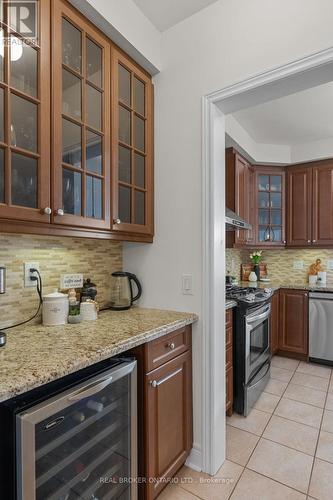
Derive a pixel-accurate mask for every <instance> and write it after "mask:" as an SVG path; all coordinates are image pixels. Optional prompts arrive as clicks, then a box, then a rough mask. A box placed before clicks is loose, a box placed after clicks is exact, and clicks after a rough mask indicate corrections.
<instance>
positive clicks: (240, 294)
mask: <svg viewBox="0 0 333 500" xmlns="http://www.w3.org/2000/svg"><path fill="white" fill-rule="evenodd" d="M272 295H273V290H272V289H271V288H255V287H241V286H236V285H227V286H226V298H227V299H228V300H235V301H237V302H238V303H243V304H249V305H254V304H259V303H261V302H264V301H265V300H269V299H270V298H271V296H272Z"/></svg>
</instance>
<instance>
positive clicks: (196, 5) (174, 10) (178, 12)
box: [134, 0, 217, 31]
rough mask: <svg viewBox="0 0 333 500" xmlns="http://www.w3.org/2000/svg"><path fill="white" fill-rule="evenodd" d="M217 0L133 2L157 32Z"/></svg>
mask: <svg viewBox="0 0 333 500" xmlns="http://www.w3.org/2000/svg"><path fill="white" fill-rule="evenodd" d="M216 1H217V0H134V3H136V5H137V6H138V7H139V8H140V9H141V10H142V12H143V13H144V15H145V16H146V17H148V19H149V20H150V21H151V22H152V23H153V24H154V25H155V26H156V28H157V29H158V30H159V31H165V30H167V29H169V28H171V26H174V25H175V24H177V23H179V22H180V21H183V19H186V18H187V17H190V16H192V15H193V14H195V13H196V12H198V11H199V10H201V9H204V8H205V7H207V6H208V5H210V4H211V3H214V2H216Z"/></svg>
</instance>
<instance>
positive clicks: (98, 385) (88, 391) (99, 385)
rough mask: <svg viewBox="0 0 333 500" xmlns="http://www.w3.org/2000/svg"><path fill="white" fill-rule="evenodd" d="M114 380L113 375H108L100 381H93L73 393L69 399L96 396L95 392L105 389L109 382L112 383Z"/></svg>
mask: <svg viewBox="0 0 333 500" xmlns="http://www.w3.org/2000/svg"><path fill="white" fill-rule="evenodd" d="M112 380H113V377H107V378H105V379H102V380H100V381H97V382H93V383H92V384H90V385H88V386H87V387H85V388H84V389H81V390H79V391H78V392H76V393H74V394H73V395H71V396H70V397H69V398H68V401H80V400H81V399H84V398H89V397H90V396H94V394H97V393H98V392H100V391H102V390H103V389H105V387H107V386H108V385H109V384H111V382H112Z"/></svg>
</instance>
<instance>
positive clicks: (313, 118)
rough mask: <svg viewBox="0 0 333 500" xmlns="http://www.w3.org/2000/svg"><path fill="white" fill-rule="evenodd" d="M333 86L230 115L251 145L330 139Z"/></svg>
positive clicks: (293, 95)
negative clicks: (244, 131)
mask: <svg viewBox="0 0 333 500" xmlns="http://www.w3.org/2000/svg"><path fill="white" fill-rule="evenodd" d="M332 104H333V82H330V83H326V84H324V85H319V86H317V87H314V88H311V89H308V90H304V91H302V92H298V93H297V94H292V95H289V96H287V97H282V98H280V99H275V100H273V101H269V102H267V103H264V104H260V105H258V106H253V107H251V108H247V109H244V110H241V111H237V112H235V113H233V116H234V117H235V118H236V120H237V121H238V123H239V124H240V125H241V126H242V127H243V128H244V129H245V130H246V131H247V132H248V134H249V135H250V136H251V137H252V139H253V140H254V141H256V142H257V143H262V144H264V143H265V144H288V145H291V146H293V145H297V144H301V143H306V142H307V141H318V140H322V139H326V138H329V137H332V136H333V105H332Z"/></svg>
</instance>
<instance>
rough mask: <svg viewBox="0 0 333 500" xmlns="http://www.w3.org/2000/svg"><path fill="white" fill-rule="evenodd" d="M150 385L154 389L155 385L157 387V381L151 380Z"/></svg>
mask: <svg viewBox="0 0 333 500" xmlns="http://www.w3.org/2000/svg"><path fill="white" fill-rule="evenodd" d="M150 385H151V386H152V387H154V389H155V387H157V382H156V380H151V382H150Z"/></svg>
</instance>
